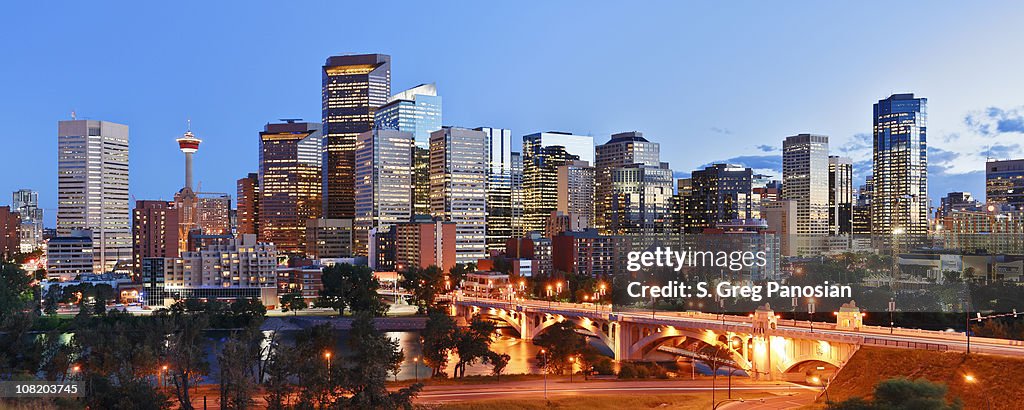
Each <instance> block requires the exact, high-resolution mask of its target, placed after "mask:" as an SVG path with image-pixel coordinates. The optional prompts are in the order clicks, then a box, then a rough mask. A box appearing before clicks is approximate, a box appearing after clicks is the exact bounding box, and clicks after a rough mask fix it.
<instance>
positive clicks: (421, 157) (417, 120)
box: [374, 84, 442, 215]
mask: <svg viewBox="0 0 1024 410" xmlns="http://www.w3.org/2000/svg"><path fill="white" fill-rule="evenodd" d="M441 113H442V104H441V96H439V95H437V87H436V86H435V85H434V84H420V85H418V86H416V87H413V88H410V89H408V90H405V91H402V92H400V93H398V94H395V95H393V96H391V98H390V99H389V100H388V103H387V104H384V105H382V106H381V107H380V108H379V109H378V110H377V112H376V114H375V115H374V128H376V129H380V130H397V131H403V132H408V133H411V134H412V136H413V139H414V140H415V145H414V147H413V149H412V160H413V165H412V167H413V176H412V180H413V212H414V213H415V214H418V215H427V214H430V133H432V132H434V131H437V130H439V129H441Z"/></svg>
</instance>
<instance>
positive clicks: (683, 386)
mask: <svg viewBox="0 0 1024 410" xmlns="http://www.w3.org/2000/svg"><path fill="white" fill-rule="evenodd" d="M715 391H716V394H717V395H718V397H719V398H720V399H724V398H725V397H727V395H728V385H727V382H726V381H725V380H718V382H717V383H715ZM814 391H815V389H814V388H811V387H807V386H801V385H798V384H793V383H786V382H751V381H746V380H738V379H733V383H732V394H733V397H734V398H738V397H742V396H743V394H752V393H768V394H775V395H779V396H780V397H787V398H789V401H793V400H803V401H804V403H805V404H806V403H809V402H810V401H811V400H813V396H814ZM710 392H711V381H710V380H695V381H690V380H685V381H660V380H659V381H615V380H612V381H606V380H591V381H588V382H583V381H581V380H579V379H578V378H577V379H576V381H575V382H574V383H569V381H568V379H567V378H565V377H564V376H563V377H559V378H556V377H552V378H551V379H549V380H548V383H547V394H548V397H549V398H558V397H571V396H577V395H583V394H586V395H594V394H608V395H623V394H627V395H632V394H641V393H648V394H685V393H710ZM797 396H799V397H803V399H800V398H797ZM543 397H544V381H543V380H529V381H515V382H504V383H500V384H480V385H465V384H455V385H434V386H426V387H425V388H424V390H423V392H421V393H420V395H419V396H417V398H416V401H417V402H420V403H447V402H457V401H466V400H480V399H523V398H529V399H538V398H543ZM770 399H771V400H774V397H773V398H770ZM767 400H769V399H766V401H767Z"/></svg>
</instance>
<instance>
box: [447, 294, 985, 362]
mask: <svg viewBox="0 0 1024 410" xmlns="http://www.w3.org/2000/svg"><path fill="white" fill-rule="evenodd" d="M851 306H853V308H852V309H850V310H849V311H846V312H837V314H836V323H815V324H814V328H815V329H814V330H811V329H809V328H807V327H799V326H797V325H798V324H794V325H791V326H780V324H779V318H778V316H776V315H775V312H774V311H772V310H771V308H770V307H768V306H767V305H766V306H765V307H762V308H760V309H758V310H757V311H756V312H755V313H754V314H753V315H750V316H749V317H744V316H721V315H714V314H707V313H699V312H657V313H656V314H652V313H651V312H620V311H615V312H613V311H610V310H609V309H608V307H607V306H594V305H592V304H567V303H548V302H540V301H516V302H512V303H510V302H509V301H507V300H497V299H483V298H464V297H463V298H455V299H454V300H453V303H452V314H453V315H455V316H463V317H465V318H467V319H468V318H470V317H472V316H473V315H477V314H481V315H484V316H486V317H490V318H492V319H494V320H496V321H500V322H504V323H507V324H508V326H509V327H511V328H512V329H515V331H516V332H518V333H519V335H520V337H522V338H523V339H526V340H532V339H534V338H535V337H537V336H539V335H541V334H543V333H544V332H545V331H547V329H549V328H550V327H551V326H552V325H554V324H556V323H560V322H564V321H569V322H571V323H572V324H573V325H574V326H575V327H576V329H577V332H578V333H580V334H583V335H586V336H588V337H590V339H591V342H593V343H597V344H599V345H603V346H604V347H605V348H607V349H608V350H609V351H611V352H612V355H613V357H614V358H615V360H618V361H662V360H672V359H674V358H677V357H691V358H693V357H695V356H696V358H698V359H701V357H700V355H701V354H703V353H702V352H704V351H706V348H707V347H709V346H721V347H725V348H726V349H727V351H728V353H729V355H730V358H729V359H727V360H724V362H725V364H727V365H730V366H732V365H734V366H735V367H737V368H739V369H742V370H744V371H746V372H747V373H748V374H750V375H751V376H753V377H755V378H758V379H769V380H781V379H801V378H802V377H804V373H805V372H807V371H808V369H815V370H818V371H821V370H823V369H824V371H834V370H836V369H838V368H840V367H842V366H843V365H844V364H845V363H846V361H847V360H849V358H850V357H851V356H852V355H853V354H854V353H855V352H856V351H857V349H858V348H859V347H860V346H862V345H865V344H868V345H876V344H878V343H876V342H877V341H878V340H880V339H878V338H879V337H884V336H881V335H880V333H882V329H876V328H873V327H870V326H863V323H862V319H861V314H860V311H859V309H856V308H855V305H851ZM804 323H806V322H804ZM869 328H870V329H869ZM884 330H885V332H884V333H889V329H888V328H885V329H884ZM922 332H924V331H919V330H911V329H899V331H897V332H896V334H895V335H893V336H892V337H902V338H903V339H906V340H921V341H920V342H906V343H905V344H904V345H903V346H901V347H904V348H912V349H930V350H946V349H948V348H949V347H950V346H952V345H951V344H937V343H931V342H935V341H936V338H941V337H946V338H949V337H955V335H953V336H949V335H948V334H946V335H941V334H938V333H940V332H929V333H928V334H927V335H926V334H923V333H922ZM931 333H936V334H935V335H933V334H931ZM915 338H918V339H915ZM972 339H973V338H972ZM939 340H941V339H939ZM928 341H931V342H928ZM936 347H942V348H944V349H935V348H936ZM730 362H731V363H730Z"/></svg>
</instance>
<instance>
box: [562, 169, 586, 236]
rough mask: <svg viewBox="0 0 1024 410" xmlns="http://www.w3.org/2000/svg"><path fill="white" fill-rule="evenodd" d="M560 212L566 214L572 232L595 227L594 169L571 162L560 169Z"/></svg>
mask: <svg viewBox="0 0 1024 410" xmlns="http://www.w3.org/2000/svg"><path fill="white" fill-rule="evenodd" d="M556 209H557V210H558V211H561V212H563V213H565V214H566V215H567V216H568V218H569V220H570V222H569V226H570V227H571V228H572V229H571V230H581V229H586V228H591V227H593V226H594V167H592V166H590V164H588V163H587V162H586V161H569V162H566V163H565V164H562V165H561V166H559V167H558V205H557V208H556Z"/></svg>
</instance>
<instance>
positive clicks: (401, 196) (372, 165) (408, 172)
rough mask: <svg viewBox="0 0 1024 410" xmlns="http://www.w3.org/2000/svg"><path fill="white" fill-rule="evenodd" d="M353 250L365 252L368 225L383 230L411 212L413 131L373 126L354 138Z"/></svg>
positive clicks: (366, 249) (411, 213)
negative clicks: (355, 139) (354, 214)
mask: <svg viewBox="0 0 1024 410" xmlns="http://www.w3.org/2000/svg"><path fill="white" fill-rule="evenodd" d="M355 189H356V217H355V230H356V232H355V238H354V239H355V254H356V255H367V254H368V251H369V247H370V245H369V242H368V240H369V232H370V230H371V229H377V231H385V230H387V229H390V226H391V225H394V224H395V223H398V222H404V221H408V220H409V218H411V217H412V215H413V204H412V198H413V134H412V133H409V132H403V131H396V130H390V129H374V130H372V131H367V132H364V133H361V134H359V137H358V140H357V141H356V179H355Z"/></svg>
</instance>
